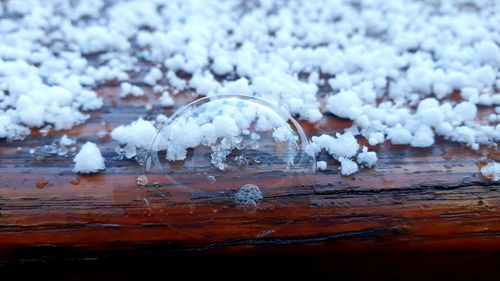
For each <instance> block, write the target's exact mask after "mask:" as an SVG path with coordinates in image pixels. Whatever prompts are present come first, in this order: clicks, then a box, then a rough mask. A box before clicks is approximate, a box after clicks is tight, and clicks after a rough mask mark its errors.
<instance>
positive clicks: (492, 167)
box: [481, 162, 500, 181]
mask: <svg viewBox="0 0 500 281" xmlns="http://www.w3.org/2000/svg"><path fill="white" fill-rule="evenodd" d="M481 174H482V175H483V176H485V177H487V178H488V179H490V180H492V181H499V180H500V163H497V162H493V163H489V164H488V165H486V166H484V167H482V168H481Z"/></svg>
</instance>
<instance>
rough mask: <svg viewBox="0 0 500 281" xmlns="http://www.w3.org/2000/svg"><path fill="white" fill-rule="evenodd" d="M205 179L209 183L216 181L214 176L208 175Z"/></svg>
mask: <svg viewBox="0 0 500 281" xmlns="http://www.w3.org/2000/svg"><path fill="white" fill-rule="evenodd" d="M207 181H208V183H209V184H214V183H215V182H216V181H217V179H216V178H215V177H214V176H208V177H207Z"/></svg>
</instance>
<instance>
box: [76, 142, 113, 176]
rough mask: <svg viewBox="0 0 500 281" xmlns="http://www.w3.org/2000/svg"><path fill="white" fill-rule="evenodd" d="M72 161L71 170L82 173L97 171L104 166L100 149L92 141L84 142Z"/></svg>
mask: <svg viewBox="0 0 500 281" xmlns="http://www.w3.org/2000/svg"><path fill="white" fill-rule="evenodd" d="M73 162H75V167H74V168H73V171H74V172H77V173H82V174H90V173H97V172H99V171H100V170H104V169H105V168H106V165H105V164H104V158H103V157H102V155H101V151H100V150H99V147H97V145H96V144H95V143H93V142H86V143H85V144H84V145H83V146H82V148H81V149H80V151H79V152H78V154H76V155H75V158H74V159H73Z"/></svg>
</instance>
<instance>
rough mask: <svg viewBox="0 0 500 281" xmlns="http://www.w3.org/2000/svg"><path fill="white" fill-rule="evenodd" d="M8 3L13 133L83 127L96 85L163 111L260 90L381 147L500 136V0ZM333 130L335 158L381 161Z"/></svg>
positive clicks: (4, 72)
mask: <svg viewBox="0 0 500 281" xmlns="http://www.w3.org/2000/svg"><path fill="white" fill-rule="evenodd" d="M358 2H359V3H358ZM89 3H91V4H89ZM0 9H1V10H0V138H2V139H9V140H17V139H22V138H24V137H25V136H27V135H29V134H30V128H46V126H47V125H48V126H50V127H47V128H48V129H51V130H64V129H70V128H72V127H74V126H75V125H77V124H80V123H83V122H85V121H86V119H87V118H88V116H87V114H86V111H90V110H96V109H99V108H101V107H102V105H103V100H102V98H101V97H99V96H98V95H97V93H96V92H95V91H94V90H95V89H96V87H99V86H100V85H103V84H104V83H106V82H108V81H115V82H117V83H119V84H120V90H119V91H118V92H117V94H119V95H120V96H122V97H128V96H129V97H130V96H132V97H140V96H143V95H144V94H145V90H144V87H145V86H148V87H153V86H155V87H156V86H158V85H160V86H162V90H161V91H158V93H162V95H161V96H159V97H158V100H153V101H151V102H152V103H156V102H157V103H159V104H160V105H162V106H164V107H169V106H173V105H174V99H173V98H172V97H171V96H170V94H168V93H172V94H173V95H175V94H177V93H179V92H180V91H184V90H188V91H192V92H194V93H195V94H196V95H201V96H213V95H220V94H242V95H253V96H258V97H261V98H263V99H265V100H266V101H268V102H270V103H272V104H274V105H276V106H279V107H281V108H283V109H285V110H287V111H288V112H289V113H291V114H292V115H294V116H298V117H299V118H301V119H304V120H308V121H310V122H318V121H320V120H321V119H322V117H323V114H333V115H335V116H337V117H339V118H347V119H350V120H352V121H353V123H354V127H353V128H352V129H353V130H352V132H351V133H352V134H353V135H356V136H358V135H359V136H362V137H364V138H366V139H367V140H368V142H369V144H370V145H372V146H374V145H378V144H380V143H383V142H385V141H390V142H391V143H392V144H395V145H410V146H413V147H429V146H432V145H434V143H435V140H436V138H437V137H441V138H444V139H447V140H450V141H454V142H459V143H462V144H464V145H467V146H469V147H471V148H473V149H478V148H479V145H485V144H493V145H495V144H497V143H498V142H499V140H500V125H499V124H498V123H499V117H498V116H499V112H498V111H497V112H495V113H492V114H490V115H489V116H487V117H483V116H480V114H478V109H479V108H480V107H483V108H484V107H487V108H490V109H493V108H495V107H497V108H498V106H499V105H500V94H499V93H498V89H499V88H500V74H499V68H500V47H499V42H500V38H499V34H500V29H499V28H500V27H499V26H500V25H499V24H498V22H499V21H500V19H499V18H500V13H498V10H499V9H500V2H499V1H481V0H471V1H410V0H403V1H382V0H375V1H357V2H356V3H353V2H352V1H336V0H324V1H306V0H301V1H299V3H295V2H293V1H292V2H288V1H285V2H282V1H261V2H260V3H259V4H258V5H253V4H248V5H246V4H245V5H241V3H239V1H227V2H226V1H222V2H221V1H216V0H207V1H182V0H174V1H173V0H168V1H167V0H157V1H139V0H135V1H111V2H110V1H104V0H93V1H90V2H88V1H42V0H26V1H6V3H3V5H1V8H0ZM156 89H157V90H158V89H160V88H158V87H157V88H156ZM155 91H156V90H155ZM454 92H457V93H459V98H458V99H459V100H457V99H456V97H455V96H454V98H453V99H452V98H450V96H451V94H452V93H454ZM318 97H321V99H319V98H318ZM323 97H324V98H325V106H324V107H321V106H320V101H322V100H323ZM148 108H151V107H148ZM263 125H265V124H263ZM130 129H132V128H130ZM204 129H205V130H206V132H209V131H211V128H209V127H206V128H204ZM276 135H277V137H281V136H280V132H279V131H278V132H277V133H276ZM320 137H321V136H320ZM320 137H319V138H320ZM330 137H331V138H332V139H328V138H327V137H324V138H323V139H318V145H319V146H321V143H322V142H321V141H327V142H328V143H329V142H330V141H334V142H338V143H342V144H346V145H347V146H346V148H342V147H341V146H339V145H334V146H332V145H331V144H329V145H328V147H327V146H324V145H323V146H321V148H322V149H325V151H327V152H328V153H329V154H330V155H331V156H332V157H333V158H335V159H337V160H338V159H339V157H344V158H345V159H351V160H352V159H356V160H355V162H357V163H359V164H360V165H362V166H366V167H369V166H371V163H372V162H373V159H374V157H373V154H372V153H369V154H363V153H364V152H361V153H360V152H359V147H355V145H353V143H352V142H351V141H349V140H348V139H347V138H350V137H349V136H347V137H346V139H339V137H337V136H330ZM129 138H130V139H133V138H132V137H129ZM119 141H120V142H123V141H125V142H128V140H125V139H124V138H120V140H119ZM132 141H134V140H132ZM204 141H210V138H206V139H205V140H204ZM137 147H138V146H137V145H136V144H135V143H134V144H131V145H130V146H127V148H126V150H127V155H128V156H131V157H133V155H135V153H136V152H134V150H135V149H136V148H137ZM347 147H348V148H347ZM315 149H317V147H316V148H315ZM353 151H354V152H353ZM179 152H180V153H181V154H182V151H179ZM314 153H316V152H314ZM356 153H360V155H359V156H358V158H355V157H356V155H355V154H356ZM181 156H182V155H179V157H181ZM172 157H178V156H176V155H173V156H172ZM367 157H368V158H370V160H368V158H367ZM367 161H368V162H367Z"/></svg>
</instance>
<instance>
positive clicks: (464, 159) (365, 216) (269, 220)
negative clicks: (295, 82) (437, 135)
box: [0, 84, 500, 261]
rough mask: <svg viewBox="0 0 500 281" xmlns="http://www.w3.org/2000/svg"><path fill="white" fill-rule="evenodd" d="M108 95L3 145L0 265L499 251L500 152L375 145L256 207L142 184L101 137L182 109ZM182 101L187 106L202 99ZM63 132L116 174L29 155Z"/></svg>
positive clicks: (105, 91)
mask: <svg viewBox="0 0 500 281" xmlns="http://www.w3.org/2000/svg"><path fill="white" fill-rule="evenodd" d="M98 92H99V93H100V94H101V95H102V96H104V97H106V99H105V106H104V107H103V108H102V109H101V110H100V111H98V112H92V113H90V115H91V118H90V119H89V120H88V122H86V123H85V124H83V125H80V126H77V127H75V128H73V129H71V130H68V131H61V132H52V131H51V132H50V133H49V134H48V136H42V135H41V134H40V133H39V132H38V131H34V132H33V134H32V135H31V136H29V137H27V138H26V139H25V140H23V141H20V142H19V141H18V142H7V141H5V140H3V141H2V142H1V146H0V249H2V251H0V261H9V260H10V261H11V260H21V259H23V258H26V257H31V258H34V259H36V257H37V256H38V257H40V258H42V257H43V255H33V253H40V252H42V253H43V252H44V251H46V252H50V253H52V254H54V255H58V253H59V254H60V255H61V256H63V257H64V256H65V255H67V254H68V253H71V256H72V258H74V257H80V258H82V259H84V258H86V257H88V256H99V255H100V254H101V253H102V254H103V255H104V254H109V253H114V254H127V253H131V252H139V253H140V252H150V251H155V250H160V249H161V250H162V251H177V252H178V251H191V250H193V249H196V250H203V249H205V250H207V249H214V250H217V251H221V250H224V251H229V252H231V251H236V252H239V251H242V250H243V251H255V250H256V249H258V250H259V251H266V250H265V249H269V248H272V249H275V250H276V251H284V252H286V251H287V247H290V245H295V246H297V247H302V248H301V249H302V250H304V249H306V250H305V251H311V252H312V253H322V252H324V251H326V250H325V249H328V250H331V249H332V248H334V249H335V251H340V252H349V251H371V250H373V249H398V250H405V249H406V250H408V251H410V250H423V251H425V250H439V249H442V250H474V251H476V250H492V249H493V250H497V251H498V250H500V239H499V238H500V212H499V206H500V191H499V184H498V183H493V182H491V181H489V180H487V179H485V178H484V177H482V176H481V175H480V173H479V168H480V167H481V165H484V163H485V162H484V161H485V160H486V159H492V160H497V161H498V160H499V159H500V153H498V151H496V150H495V149H494V148H491V147H481V149H480V150H478V151H472V150H471V149H469V148H466V147H463V146H461V145H459V144H456V143H452V142H449V141H446V140H442V139H439V140H438V141H437V143H436V144H435V145H434V146H433V147H430V148H411V147H408V146H394V145H391V144H390V143H385V144H382V145H379V146H376V147H373V148H371V149H373V150H375V151H376V152H377V153H378V156H379V159H380V160H379V162H378V163H377V166H376V167H375V168H373V169H363V170H361V171H360V172H359V173H357V174H355V175H353V176H349V177H342V176H341V175H340V174H339V173H338V172H337V171H336V170H335V168H336V167H337V166H338V165H337V164H336V163H335V162H334V161H332V160H329V162H330V163H329V165H330V168H333V170H331V171H326V172H323V173H322V172H320V173H318V174H317V175H316V179H315V180H316V183H315V186H314V187H310V186H301V185H298V184H297V185H294V184H290V182H288V183H287V184H283V185H282V186H279V187H277V188H274V189H272V190H265V191H264V192H268V193H267V195H269V196H267V197H265V199H264V200H263V202H262V204H259V205H258V207H257V208H256V209H254V210H247V209H242V208H240V207H238V206H236V205H235V204H234V203H232V201H231V197H230V196H231V194H232V193H231V192H233V189H231V188H229V189H228V192H227V193H222V194H221V195H220V196H216V197H206V196H203V194H201V195H200V194H198V195H197V194H192V193H183V192H178V191H176V190H175V189H169V188H166V187H161V188H153V187H139V186H137V185H136V178H137V176H138V175H140V174H141V173H142V167H140V166H139V165H138V164H137V163H136V162H135V161H133V160H118V159H114V157H115V152H114V149H115V146H116V145H117V144H116V143H115V142H113V141H111V140H110V139H109V137H105V138H99V137H98V134H97V133H98V132H99V131H101V130H106V131H110V130H111V129H112V128H114V127H116V126H118V125H122V124H125V123H129V122H131V121H133V120H135V119H137V118H138V116H146V117H149V118H153V117H154V116H156V115H157V114H158V113H166V114H171V113H172V112H173V110H174V109H167V110H164V109H162V108H161V107H159V106H155V107H154V108H153V110H151V111H147V110H146V109H145V108H144V106H143V105H145V104H146V103H147V102H151V101H153V102H154V101H157V99H158V97H157V96H155V95H154V94H153V93H152V92H151V91H150V90H148V91H147V93H148V94H147V97H146V98H141V99H132V98H131V99H120V98H119V97H118V91H117V88H116V87H115V86H113V85H111V84H108V85H106V86H103V87H101V88H99V89H98ZM176 99H177V100H178V102H179V104H183V103H186V102H188V101H189V100H191V99H192V96H190V95H189V94H186V93H185V94H181V95H179V96H177V97H176ZM483 111H484V110H481V112H482V114H484V112H483ZM301 123H302V125H303V126H304V128H305V129H306V131H307V133H308V134H309V135H310V136H311V135H318V134H322V133H329V134H332V133H335V132H340V131H342V130H343V129H344V128H347V127H349V126H350V125H351V122H350V121H347V120H340V119H337V118H335V117H333V116H328V117H327V118H326V120H325V121H322V122H321V123H320V124H316V125H313V124H309V123H307V122H304V121H303V122H301ZM63 134H68V135H69V136H71V137H77V138H78V142H79V144H81V143H83V142H84V141H87V140H90V141H95V142H97V143H98V145H99V146H100V148H101V149H102V152H103V155H104V157H105V158H106V159H107V161H106V165H107V167H108V168H107V169H106V171H104V172H102V173H99V174H97V175H89V176H82V175H75V174H74V173H73V172H72V171H71V170H72V159H71V158H70V157H69V158H65V157H63V156H50V157H45V158H44V159H34V158H33V155H31V154H30V153H29V150H30V149H31V148H35V147H37V146H41V145H45V144H50V143H52V142H53V141H54V140H56V139H57V138H58V137H60V136H61V135H63ZM360 141H361V142H363V143H365V144H366V140H363V139H360ZM18 147H20V149H18ZM261 180H262V182H263V183H264V182H266V181H270V180H274V179H273V178H272V176H269V177H267V176H264V177H263V178H262V179H261ZM40 181H41V182H42V184H40ZM37 182H38V183H39V184H38V187H37ZM45 182H46V184H44V183H45ZM244 183H246V182H245V178H241V179H239V180H235V181H234V190H236V189H237V188H238V187H239V186H241V185H242V184H244ZM232 184H233V183H232ZM207 188H210V187H209V186H207ZM301 245H302V246H301ZM318 245H321V246H320V247H318ZM264 246H265V247H264ZM50 249H52V250H50ZM53 249H64V250H61V252H57V251H54V250H53Z"/></svg>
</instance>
